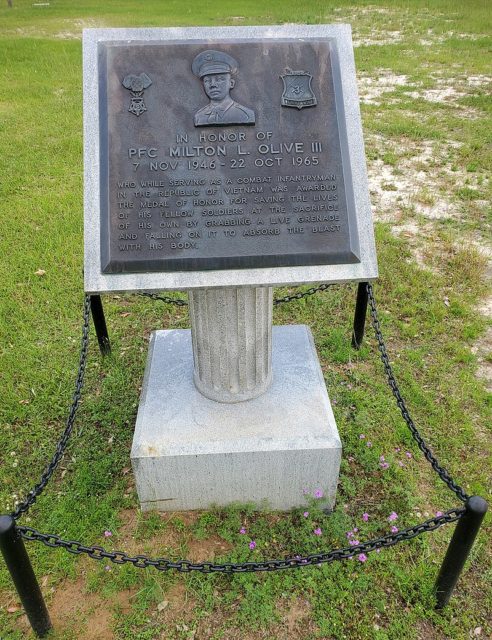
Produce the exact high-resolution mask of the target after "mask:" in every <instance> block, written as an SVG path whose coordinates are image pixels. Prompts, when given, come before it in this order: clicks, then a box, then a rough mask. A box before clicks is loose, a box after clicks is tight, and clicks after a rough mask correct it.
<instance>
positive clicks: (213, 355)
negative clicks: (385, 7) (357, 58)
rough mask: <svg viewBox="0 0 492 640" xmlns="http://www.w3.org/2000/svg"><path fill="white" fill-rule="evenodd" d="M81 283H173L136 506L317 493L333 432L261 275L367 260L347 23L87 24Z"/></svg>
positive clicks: (361, 274) (316, 374)
mask: <svg viewBox="0 0 492 640" xmlns="http://www.w3.org/2000/svg"><path fill="white" fill-rule="evenodd" d="M84 139H85V157H84V163H85V288H86V291H88V292H91V293H96V292H114V291H162V290H176V289H180V290H186V291H187V293H188V299H189V310H190V324H191V330H172V331H167V330H163V331H156V332H154V333H153V334H152V336H151V341H150V348H149V356H148V362H147V368H146V372H145V376H144V383H143V388H142V395H141V400H140V406H139V409H138V415H137V422H136V428H135V434H134V439H133V446H132V451H131V459H132V464H133V468H134V472H135V478H136V485H137V490H138V495H139V499H140V503H141V506H142V509H159V510H183V509H201V508H207V507H209V506H210V505H212V504H218V505H225V504H229V503H231V502H234V501H240V502H254V503H256V504H257V505H261V504H262V503H265V502H266V503H268V505H269V506H271V507H273V508H276V509H288V508H291V507H294V506H298V505H302V504H303V503H304V496H303V493H304V492H306V491H309V492H312V491H313V490H315V489H321V490H322V491H323V493H324V496H325V505H326V506H327V507H328V508H329V507H332V506H333V504H334V501H335V495H336V485H337V480H338V473H339V465H340V457H341V442H340V439H339V436H338V431H337V427H336V424H335V419H334V417H333V412H332V409H331V406H330V401H329V398H328V394H327V391H326V388H325V384H324V380H323V375H322V372H321V368H320V365H319V362H318V358H317V355H316V350H315V347H314V342H313V339H312V336H311V332H310V331H309V329H308V328H307V327H306V326H280V327H277V326H275V327H272V299H273V295H272V293H273V286H276V285H289V284H291V285H294V284H303V283H315V282H345V281H350V280H354V281H367V280H371V279H373V278H375V277H376V276H377V264H376V252H375V247H374V236H373V226H372V218H371V210H370V205H369V197H368V188H367V177H366V168H365V158H364V148H363V141H362V131H361V123H360V113H359V103H358V97H357V87H356V81H355V69H354V59H353V50H352V43H351V34H350V27H349V26H347V25H336V26H329V25H319V26H309V27H307V26H300V25H299V26H297V25H285V26H275V27H240V28H239V27H223V28H172V29H90V30H86V31H85V32H84Z"/></svg>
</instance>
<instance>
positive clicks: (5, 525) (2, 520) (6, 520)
mask: <svg viewBox="0 0 492 640" xmlns="http://www.w3.org/2000/svg"><path fill="white" fill-rule="evenodd" d="M14 527H15V520H14V519H13V518H12V516H0V535H2V534H4V533H8V532H9V531H10V530H12V529H13V528H14Z"/></svg>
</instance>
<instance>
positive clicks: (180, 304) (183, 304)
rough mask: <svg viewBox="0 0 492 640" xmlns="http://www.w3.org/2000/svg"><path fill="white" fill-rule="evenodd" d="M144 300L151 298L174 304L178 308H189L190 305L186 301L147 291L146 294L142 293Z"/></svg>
mask: <svg viewBox="0 0 492 640" xmlns="http://www.w3.org/2000/svg"><path fill="white" fill-rule="evenodd" d="M139 295H141V296H142V297H143V298H150V299H151V300H160V301H161V302H165V303H166V304H174V305H176V306H177V307H187V306H188V303H187V302H186V300H183V299H182V298H170V297H169V296H160V295H158V294H157V293H148V292H147V291H145V292H144V293H140V294H139Z"/></svg>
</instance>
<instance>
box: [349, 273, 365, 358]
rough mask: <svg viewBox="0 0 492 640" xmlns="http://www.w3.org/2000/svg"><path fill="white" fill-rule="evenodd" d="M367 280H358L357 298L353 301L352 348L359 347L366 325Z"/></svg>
mask: <svg viewBox="0 0 492 640" xmlns="http://www.w3.org/2000/svg"><path fill="white" fill-rule="evenodd" d="M367 284H368V283H367V282H359V286H358V288H357V300H356V302H355V314H354V330H353V332H352V346H353V348H354V349H360V347H361V345H362V340H363V339H364V331H365V327H366V314H367V301H368V297H369V296H368V293H367Z"/></svg>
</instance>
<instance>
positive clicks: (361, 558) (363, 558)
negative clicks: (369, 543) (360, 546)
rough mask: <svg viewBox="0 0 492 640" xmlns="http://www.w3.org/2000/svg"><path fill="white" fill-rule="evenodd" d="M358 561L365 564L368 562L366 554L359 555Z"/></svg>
mask: <svg viewBox="0 0 492 640" xmlns="http://www.w3.org/2000/svg"><path fill="white" fill-rule="evenodd" d="M357 559H358V560H359V561H360V562H365V561H366V560H367V556H366V554H365V553H359V555H358V556H357Z"/></svg>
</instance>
